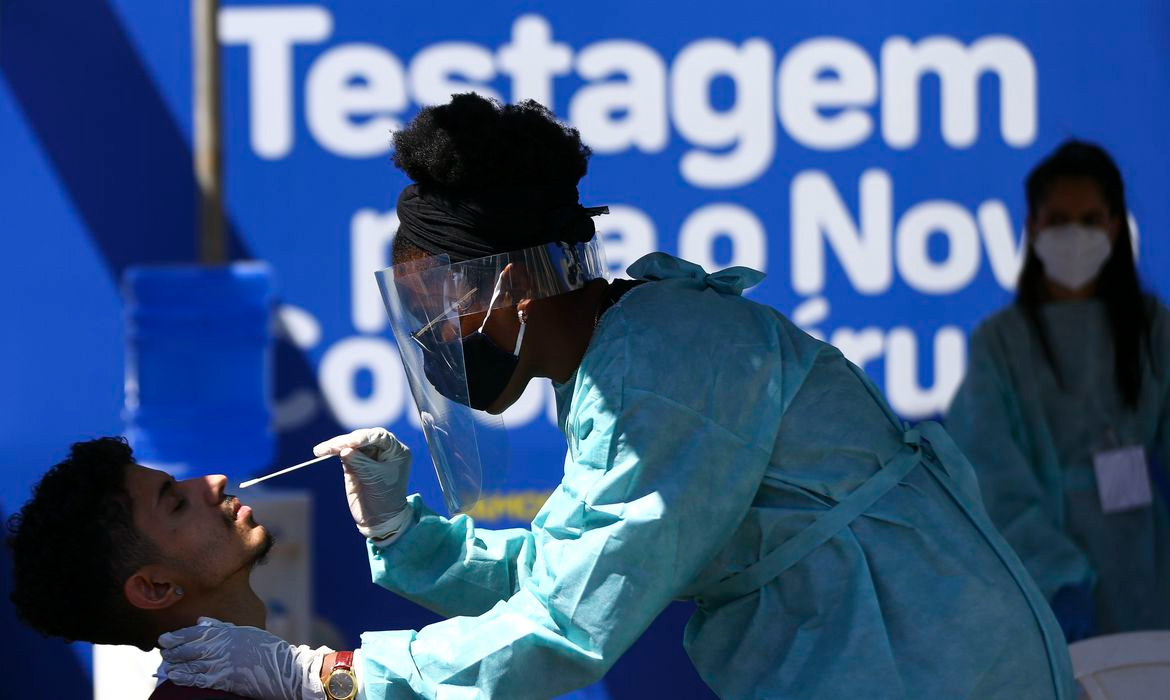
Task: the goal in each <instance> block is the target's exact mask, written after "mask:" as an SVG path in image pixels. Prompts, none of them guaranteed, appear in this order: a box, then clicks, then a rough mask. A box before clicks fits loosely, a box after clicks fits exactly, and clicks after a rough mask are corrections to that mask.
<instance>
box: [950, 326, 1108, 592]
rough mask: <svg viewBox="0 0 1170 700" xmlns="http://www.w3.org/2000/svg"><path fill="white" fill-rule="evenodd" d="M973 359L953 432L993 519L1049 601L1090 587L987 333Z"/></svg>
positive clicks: (974, 339) (977, 336) (955, 407)
mask: <svg viewBox="0 0 1170 700" xmlns="http://www.w3.org/2000/svg"><path fill="white" fill-rule="evenodd" d="M968 356H969V360H968V368H967V375H966V377H965V378H964V379H963V383H962V385H961V386H960V387H959V390H958V392H957V393H956V395H955V398H954V401H953V402H952V403H951V407H950V410H949V412H948V414H947V430H948V431H949V432H950V433H951V435H952V436H953V437H954V439H955V442H956V443H957V444H958V445H959V446H960V447H961V448H962V449H963V451H964V453H966V455H967V457H968V459H970V461H971V463H972V465H973V466H974V467H975V470H976V474H977V475H978V478H979V486H980V491H981V492H982V495H983V501H984V504H985V506H986V508H987V512H988V514H989V515H990V516H991V519H992V521H993V522H994V523H995V525H996V527H997V528H999V531H1000V533H1001V534H1003V536H1004V538H1005V539H1006V540H1007V541H1008V543H1009V544H1011V545H1012V547H1013V548H1014V549H1015V550H1016V553H1017V554H1019V556H1020V559H1021V560H1023V562H1024V565H1025V566H1026V567H1027V569H1028V572H1029V573H1030V574H1031V575H1032V578H1033V579H1035V581H1036V583H1037V585H1039V586H1040V590H1041V591H1042V592H1043V593H1044V595H1045V597H1047V598H1049V599H1051V598H1052V596H1053V595H1054V594H1055V593H1056V592H1057V591H1058V590H1060V589H1061V588H1063V587H1064V586H1068V585H1083V584H1086V583H1088V582H1090V581H1091V580H1092V576H1093V574H1092V569H1091V566H1090V564H1089V560H1088V557H1087V556H1086V555H1085V553H1084V552H1083V551H1081V549H1080V548H1079V547H1078V546H1077V545H1076V544H1075V543H1074V542H1073V541H1072V540H1071V539H1070V538H1069V537H1068V536H1067V535H1066V534H1065V533H1064V531H1063V529H1062V528H1061V525H1060V518H1059V511H1058V509H1059V508H1060V507H1061V506H1060V504H1061V503H1062V499H1063V497H1064V495H1063V493H1062V492H1060V491H1059V490H1055V492H1054V489H1053V488H1052V487H1048V488H1047V489H1046V487H1045V486H1044V485H1043V484H1042V482H1041V480H1040V478H1039V477H1038V474H1037V467H1036V465H1033V464H1031V462H1030V457H1029V454H1028V451H1027V449H1026V447H1025V446H1026V445H1027V443H1028V436H1026V435H1025V434H1024V431H1025V430H1027V427H1026V426H1027V425H1028V423H1027V422H1026V421H1025V416H1024V415H1023V414H1024V410H1023V407H1021V403H1022V399H1021V398H1020V393H1019V392H1018V391H1017V389H1016V388H1015V387H1013V385H1012V380H1011V376H1010V374H1009V371H1008V368H1007V363H1006V361H1005V359H1004V357H1003V356H1002V355H1001V354H1000V353H998V352H997V351H996V347H995V343H994V337H993V336H992V333H991V332H990V331H989V330H988V329H987V328H986V327H980V328H978V329H976V331H975V332H974V333H973V334H972V336H971V343H970V350H969V353H968ZM1037 410H1039V409H1037ZM1056 489H1059V486H1057V487H1056Z"/></svg>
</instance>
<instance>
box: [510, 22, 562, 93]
mask: <svg viewBox="0 0 1170 700" xmlns="http://www.w3.org/2000/svg"><path fill="white" fill-rule="evenodd" d="M496 61H497V62H498V63H499V66H500V71H501V72H503V73H505V74H507V75H510V76H512V101H513V102H520V101H522V100H536V101H537V102H539V103H541V104H542V105H545V106H547V107H551V106H552V105H553V84H552V83H553V76H557V75H565V74H566V73H568V72H569V69H570V68H571V67H572V65H573V50H572V49H571V48H569V45H568V44H558V43H554V42H553V40H552V25H550V24H549V23H548V20H546V19H545V18H543V17H541V16H540V15H523V16H521V17H518V18H517V19H516V21H515V22H514V23H513V24H512V43H510V44H505V45H504V46H501V47H500V50H499V53H498V54H497V56H496Z"/></svg>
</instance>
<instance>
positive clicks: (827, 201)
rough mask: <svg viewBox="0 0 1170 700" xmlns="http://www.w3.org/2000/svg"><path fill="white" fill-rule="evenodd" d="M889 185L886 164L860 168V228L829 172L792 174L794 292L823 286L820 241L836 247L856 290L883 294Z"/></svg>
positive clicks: (887, 275) (889, 274)
mask: <svg viewBox="0 0 1170 700" xmlns="http://www.w3.org/2000/svg"><path fill="white" fill-rule="evenodd" d="M891 189H892V185H891V184H890V176H889V175H888V174H886V172H885V171H884V170H878V169H876V168H873V169H870V170H866V171H865V172H864V173H862V175H861V226H860V230H859V227H858V226H857V225H856V224H855V223H854V220H853V219H852V217H850V215H849V212H848V211H847V210H846V208H845V203H844V202H842V201H841V195H840V194H838V192H837V188H836V187H835V186H834V185H833V181H832V180H831V179H830V178H829V176H828V174H827V173H823V172H821V171H818V170H810V171H806V172H803V173H800V174H799V175H797V176H796V177H795V178H794V179H793V181H792V195H791V197H790V202H791V211H790V214H791V217H792V227H791V237H792V287H793V289H795V290H796V292H797V293H798V294H818V293H820V291H821V290H822V289H824V287H825V267H826V261H825V246H824V244H823V243H828V244H829V245H830V246H831V247H832V248H833V250H834V251H835V252H836V253H837V259H838V260H840V261H841V265H842V266H843V267H844V268H845V274H846V275H847V276H848V277H849V281H850V283H852V285H853V287H854V288H855V289H856V290H857V291H858V292H861V293H862V294H871V295H872V294H881V293H882V292H884V291H886V290H887V289H889V288H890V284H891V283H892V282H893V270H892V268H891V266H890V238H891V235H890V219H891V217H892V214H891V211H890V208H891V199H892V193H891Z"/></svg>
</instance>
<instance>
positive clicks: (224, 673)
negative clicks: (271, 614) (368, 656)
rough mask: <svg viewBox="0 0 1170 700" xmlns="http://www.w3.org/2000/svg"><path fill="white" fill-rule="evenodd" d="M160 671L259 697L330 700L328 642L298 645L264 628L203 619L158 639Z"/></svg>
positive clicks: (181, 679)
mask: <svg viewBox="0 0 1170 700" xmlns="http://www.w3.org/2000/svg"><path fill="white" fill-rule="evenodd" d="M158 645H159V647H160V648H161V649H162V657H163V663H162V666H160V667H159V671H161V672H162V674H165V675H166V677H167V678H168V679H170V680H171V681H172V682H174V683H176V684H178V685H187V686H194V687H196V688H215V689H217V690H226V691H228V692H230V693H234V694H236V695H242V696H244V697H248V698H256V700H325V688H324V686H323V685H322V684H321V663H322V661H323V660H324V659H325V656H326V655H328V654H330V653H332V652H333V650H332V649H330V648H329V647H318V648H316V649H310V648H309V647H307V646H299V647H298V646H293V645H292V644H289V643H288V642H286V641H284V640H283V639H280V638H279V637H275V636H273V635H271V634H269V633H268V632H265V631H264V630H262V629H257V628H255V627H237V626H236V625H233V624H230V623H227V622H220V621H219V620H213V619H212V618H210V617H201V618H199V624H198V625H196V626H194V627H184V628H183V629H181V630H176V631H174V632H167V633H166V634H164V635H162V636H161V637H159V638H158Z"/></svg>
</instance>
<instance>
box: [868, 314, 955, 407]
mask: <svg viewBox="0 0 1170 700" xmlns="http://www.w3.org/2000/svg"><path fill="white" fill-rule="evenodd" d="M886 344H887V347H886V396H887V397H889V401H890V408H893V409H894V411H895V412H896V413H898V414H899V415H903V416H908V417H914V418H921V417H925V416H932V415H937V414H940V413H942V412H944V411H946V409H947V407H948V406H950V404H951V399H953V398H954V397H955V392H956V391H958V389H959V383H960V382H961V381H962V380H963V368H964V367H966V366H967V338H966V336H965V335H963V331H962V329H960V328H956V327H955V326H943V327H942V328H940V329H938V331H937V332H936V333H935V335H934V385H933V386H931V387H930V388H929V389H924V388H922V387H920V386H919V384H918V339H917V338H915V336H914V331H912V330H910V329H909V328H892V329H890V332H889V335H888V336H887V340H886Z"/></svg>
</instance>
